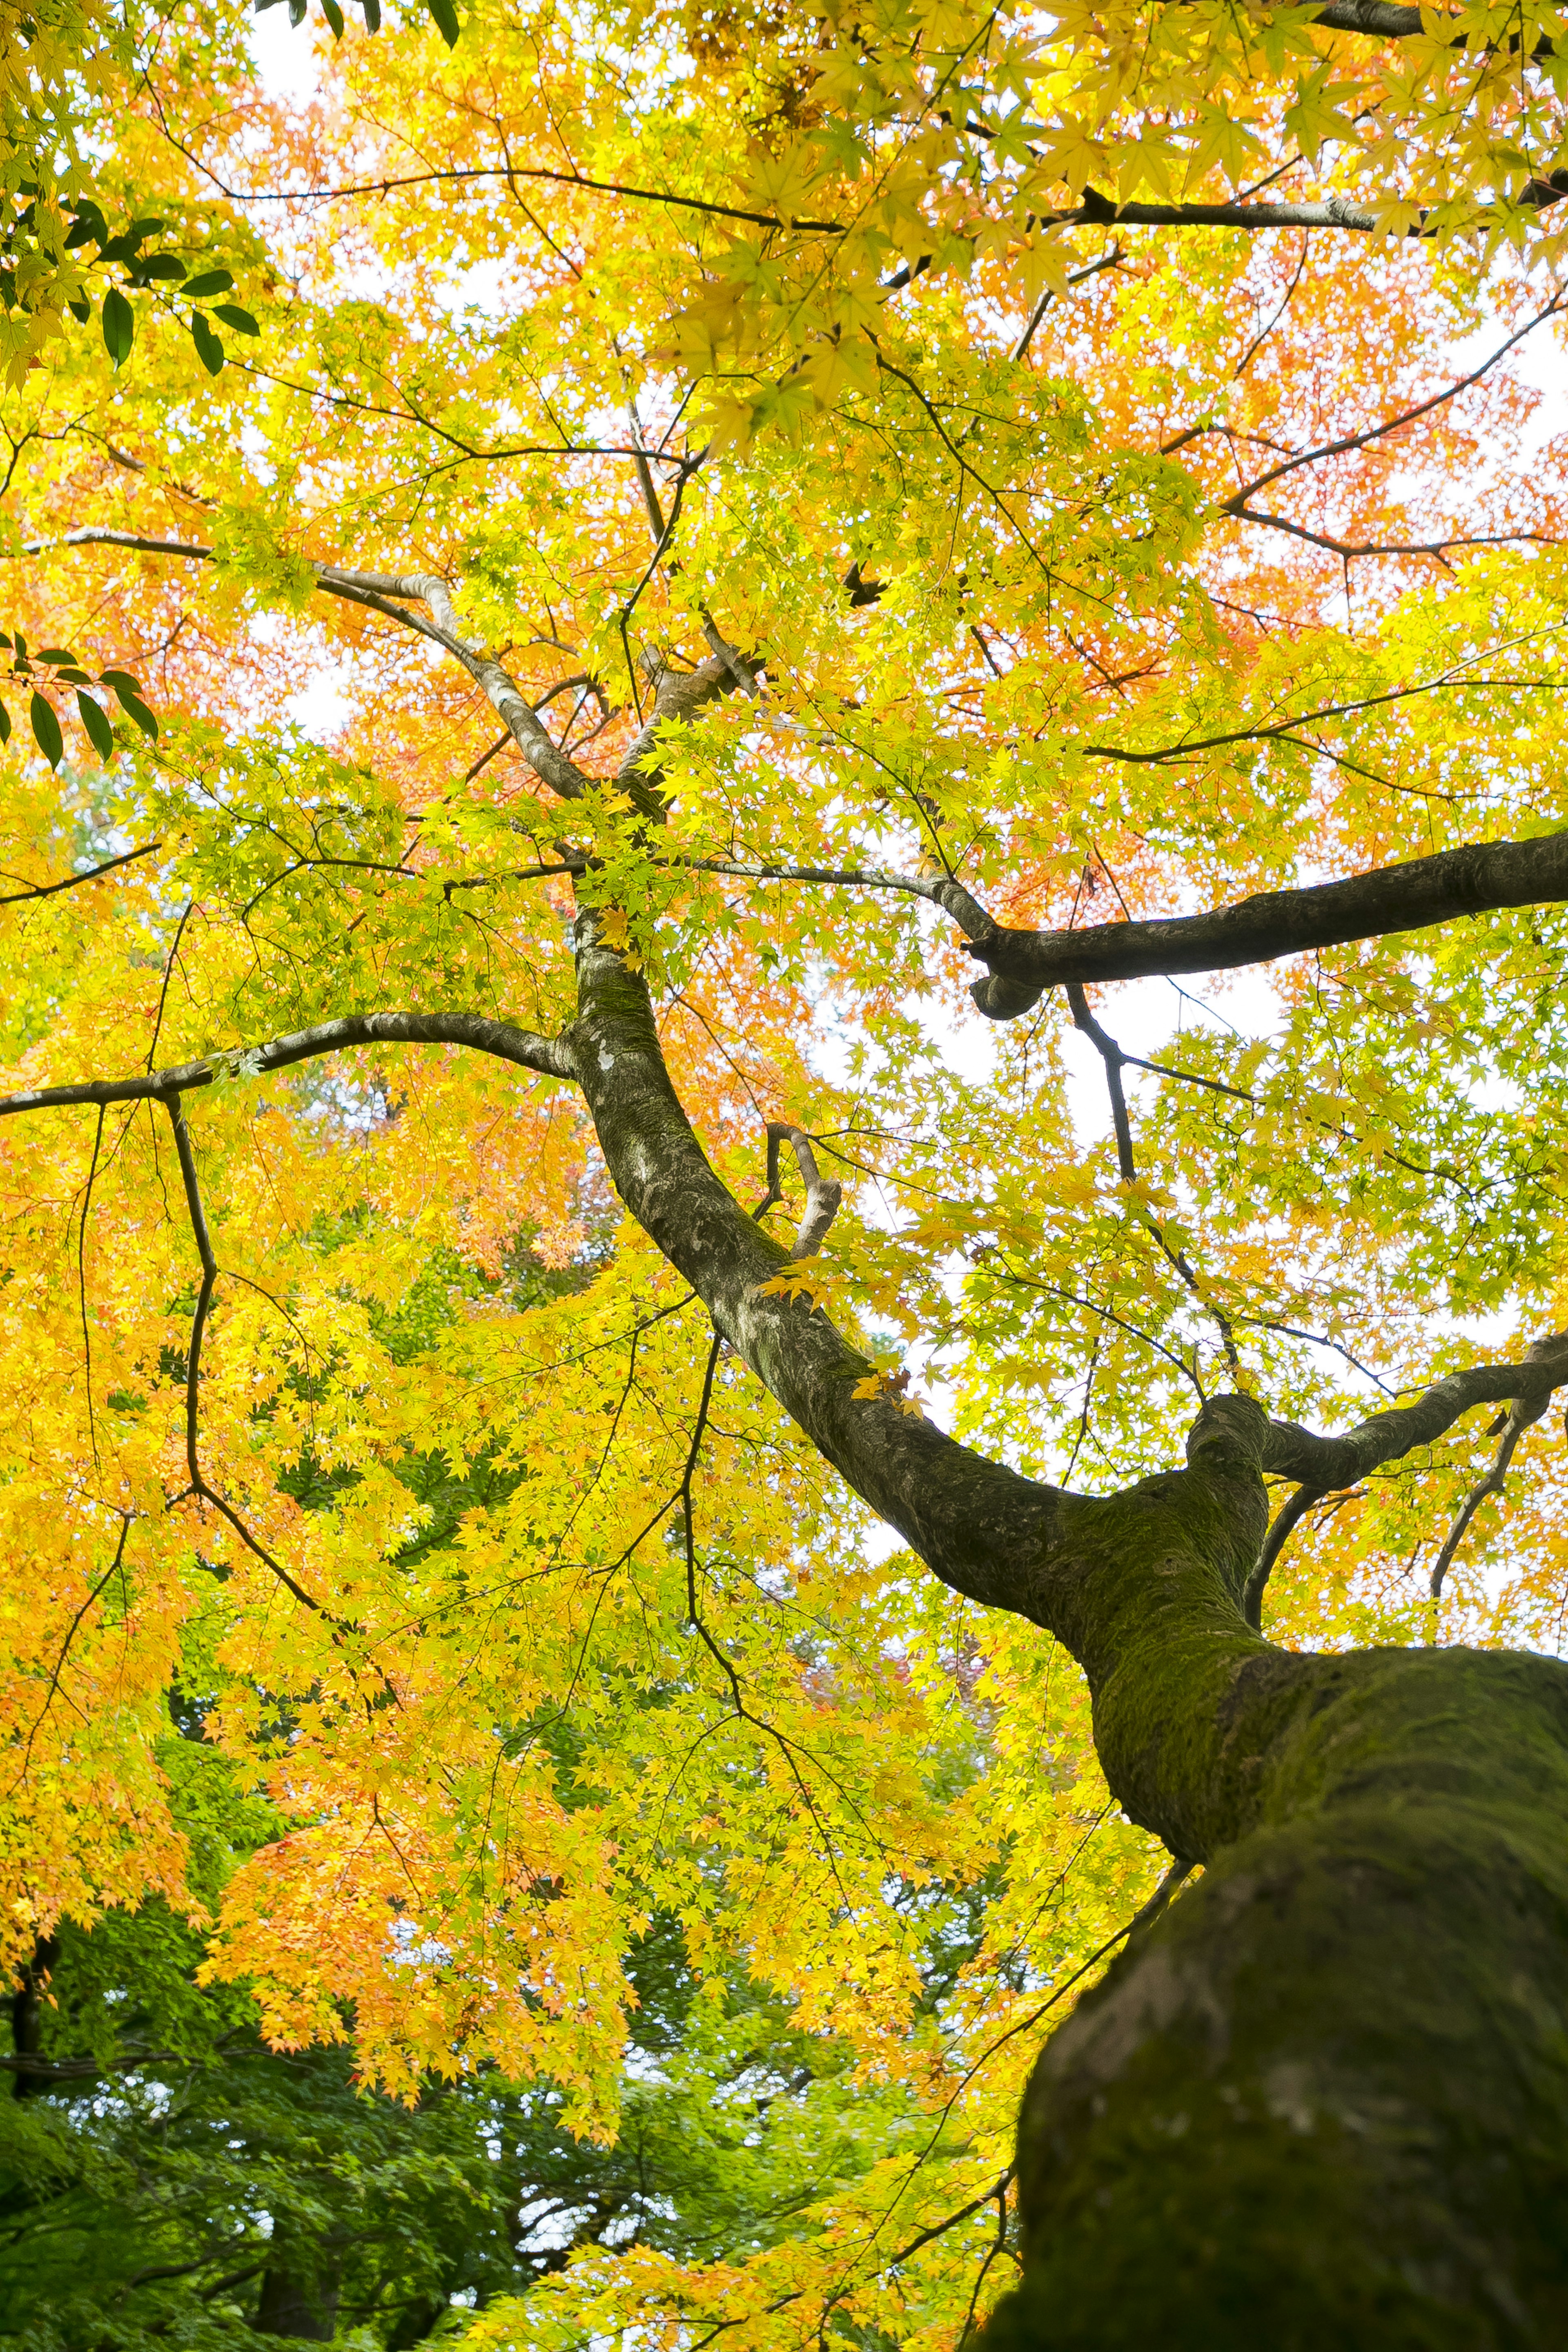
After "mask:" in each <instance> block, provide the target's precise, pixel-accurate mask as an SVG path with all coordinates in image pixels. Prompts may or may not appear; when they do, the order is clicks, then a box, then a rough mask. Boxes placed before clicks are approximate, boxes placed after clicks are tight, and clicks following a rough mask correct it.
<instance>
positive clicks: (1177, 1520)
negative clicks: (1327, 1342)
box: [984, 1400, 1568, 2352]
mask: <svg viewBox="0 0 1568 2352" xmlns="http://www.w3.org/2000/svg"><path fill="white" fill-rule="evenodd" d="M1227 1412H1228V1415H1229V1417H1230V1418H1231V1420H1232V1421H1233V1422H1234V1423H1236V1425H1237V1426H1242V1425H1244V1423H1245V1420H1246V1410H1245V1406H1244V1401H1240V1400H1232V1401H1228V1407H1227ZM1259 1420H1261V1416H1259ZM1189 1481H1190V1483H1189ZM1228 1482H1238V1483H1237V1491H1238V1492H1239V1489H1240V1488H1241V1487H1244V1486H1245V1484H1246V1478H1245V1475H1244V1467H1243V1465H1239V1463H1238V1462H1237V1461H1236V1460H1235V1459H1234V1457H1232V1458H1231V1459H1230V1460H1228V1461H1227V1462H1226V1463H1224V1464H1222V1465H1220V1466H1219V1468H1218V1474H1217V1472H1216V1468H1215V1466H1214V1465H1212V1464H1209V1465H1205V1464H1204V1462H1203V1459H1202V1454H1201V1449H1200V1451H1199V1454H1198V1457H1197V1463H1196V1465H1195V1471H1194V1472H1193V1473H1191V1474H1177V1475H1176V1476H1174V1477H1172V1478H1171V1479H1168V1480H1166V1481H1151V1482H1148V1483H1149V1488H1150V1489H1155V1490H1158V1491H1157V1492H1155V1493H1153V1494H1152V1495H1150V1496H1149V1499H1148V1501H1147V1502H1140V1501H1135V1500H1134V1497H1131V1496H1123V1497H1118V1498H1115V1501H1114V1503H1113V1504H1111V1505H1108V1506H1107V1507H1106V1510H1107V1513H1108V1514H1109V1513H1113V1512H1120V1513H1121V1515H1122V1516H1121V1518H1120V1521H1119V1523H1116V1522H1113V1520H1112V1519H1111V1518H1109V1517H1108V1518H1107V1520H1106V1522H1105V1525H1104V1529H1103V1534H1101V1535H1100V1536H1099V1537H1098V1539H1097V1545H1096V1549H1097V1550H1102V1552H1103V1554H1109V1553H1110V1552H1111V1551H1112V1550H1113V1549H1115V1550H1119V1551H1121V1559H1120V1567H1119V1570H1118V1571H1117V1573H1116V1575H1114V1576H1112V1575H1111V1574H1110V1573H1109V1560H1108V1559H1106V1562H1105V1565H1106V1570H1107V1581H1109V1582H1113V1583H1116V1584H1117V1586H1118V1589H1120V1587H1121V1585H1123V1584H1125V1585H1126V1586H1127V1588H1128V1592H1127V1604H1126V1605H1127V1606H1128V1607H1132V1606H1133V1605H1134V1595H1135V1589H1136V1586H1137V1584H1138V1582H1139V1580H1140V1579H1139V1574H1138V1571H1139V1569H1140V1566H1141V1570H1142V1581H1143V1583H1144V1587H1145V1593H1146V1594H1147V1595H1148V1598H1147V1602H1146V1605H1147V1608H1148V1611H1149V1613H1150V1615H1151V1618H1152V1619H1153V1620H1154V1621H1155V1622H1157V1621H1159V1620H1160V1619H1161V1618H1162V1617H1164V1618H1166V1619H1167V1620H1169V1621H1170V1622H1167V1626H1166V1633H1167V1636H1168V1638H1167V1639H1166V1642H1165V1643H1163V1644H1156V1643H1150V1642H1149V1641H1148V1640H1147V1639H1145V1638H1144V1637H1143V1636H1141V1635H1140V1634H1138V1633H1136V1632H1135V1631H1133V1632H1131V1633H1129V1634H1128V1635H1127V1637H1126V1638H1124V1639H1123V1640H1121V1641H1120V1642H1118V1641H1116V1640H1115V1639H1114V1638H1113V1636H1112V1634H1111V1633H1110V1629H1109V1628H1108V1627H1104V1626H1103V1627H1102V1628H1101V1631H1100V1633H1099V1634H1098V1635H1097V1637H1096V1639H1095V1641H1094V1642H1093V1643H1091V1645H1090V1647H1091V1656H1090V1658H1089V1661H1088V1663H1089V1664H1090V1671H1091V1678H1092V1681H1093V1682H1094V1684H1095V1704H1096V1725H1097V1732H1098V1736H1099V1738H1100V1740H1101V1747H1102V1754H1103V1757H1104V1759H1105V1762H1106V1765H1107V1769H1108V1771H1109V1773H1110V1776H1111V1780H1112V1785H1113V1788H1115V1789H1116V1791H1117V1793H1118V1795H1119V1796H1121V1797H1122V1798H1123V1800H1124V1802H1127V1803H1128V1805H1129V1808H1130V1809H1131V1810H1134V1811H1136V1812H1137V1813H1138V1815H1139V1817H1140V1818H1142V1819H1145V1820H1148V1821H1150V1822H1152V1824H1153V1825H1154V1826H1155V1827H1158V1828H1160V1829H1161V1831H1162V1833H1164V1834H1166V1836H1167V1838H1168V1839H1170V1840H1171V1842H1172V1843H1174V1844H1175V1845H1176V1850H1177V1851H1182V1852H1192V1853H1197V1854H1199V1855H1201V1856H1202V1857H1203V1858H1204V1859H1205V1860H1206V1861H1207V1870H1206V1874H1205V1875H1204V1877H1203V1878H1202V1879H1201V1881H1200V1882H1199V1883H1198V1884H1197V1885H1196V1886H1195V1887H1194V1888H1193V1890H1192V1891H1191V1892H1190V1893H1189V1894H1187V1895H1184V1896H1182V1897H1181V1898H1180V1899H1179V1900H1178V1901H1177V1902H1176V1904H1175V1905H1174V1906H1173V1907H1172V1908H1171V1910H1170V1911H1169V1912H1168V1913H1167V1914H1166V1916H1165V1917H1164V1918H1163V1919H1162V1920H1161V1921H1160V1922H1159V1923H1158V1924H1157V1925H1156V1926H1155V1927H1153V1928H1151V1929H1150V1930H1149V1931H1148V1932H1147V1933H1146V1934H1145V1936H1144V1937H1141V1938H1140V1940H1139V1942H1138V1944H1137V1946H1136V1948H1131V1949H1129V1950H1128V1951H1127V1952H1126V1953H1125V1954H1124V1956H1123V1958H1121V1959H1120V1960H1119V1961H1118V1962H1117V1964H1116V1965H1115V1966H1114V1967H1113V1969H1112V1970H1111V1971H1110V1973H1109V1975H1108V1976H1107V1978H1106V1979H1105V1981H1104V1982H1103V1984H1102V1985H1101V1986H1100V1987H1098V1988H1097V1989H1096V1990H1094V1991H1093V1992H1092V1993H1091V1994H1090V1995H1089V1996H1088V1997H1087V1998H1086V1999H1085V2000H1083V2002H1082V2004H1081V2005H1080V2007H1079V2008H1078V2010H1077V2011H1076V2012H1075V2013H1074V2015H1073V2016H1072V2017H1071V2020H1069V2021H1068V2022H1067V2023H1066V2024H1065V2025H1064V2026H1063V2027H1062V2028H1061V2031H1060V2032H1057V2033H1056V2034H1055V2035H1054V2036H1053V2037H1052V2039H1051V2042H1049V2043H1048V2044H1047V2046H1046V2048H1045V2050H1044V2051H1043V2052H1042V2053H1041V2055H1040V2060H1039V2062H1038V2063H1037V2065H1036V2067H1035V2070H1034V2074H1033V2076H1032V2078H1031V2080H1030V2086H1029V2090H1028V2093H1027V2095H1026V2096H1025V2100H1024V2105H1023V2112H1022V2116H1021V2117H1020V2122H1019V2207H1020V2212H1021V2216H1022V2223H1023V2231H1024V2242H1025V2272H1024V2278H1023V2283H1022V2284H1021V2286H1020V2288H1019V2290H1018V2292H1017V2293H1016V2294H1013V2295H1012V2296H1010V2297H1009V2299H1008V2301H1007V2302H1006V2303H1005V2304H1004V2305H1003V2306H1002V2307H1001V2309H1000V2310H999V2311H998V2314H997V2315H995V2317H994V2318H993V2320H992V2322H991V2324H990V2326H989V2327H988V2329H987V2331H986V2333H985V2337H984V2342H985V2347H986V2352H1026V2347H1027V2352H1080V2347H1082V2352H1089V2347H1093V2352H1110V2347H1119V2346H1128V2347H1131V2346H1134V2345H1136V2346H1138V2347H1151V2352H1152V2347H1159V2352H1185V2347H1193V2352H1198V2347H1202V2352H1227V2347H1236V2352H1241V2347H1247V2352H1260V2347H1267V2352H1297V2347H1300V2352H1307V2347H1312V2352H1330V2347H1333V2352H1363V2348H1364V2352H1416V2347H1422V2352H1427V2347H1431V2352H1438V2347H1441V2352H1449V2347H1451V2348H1452V2352H1461V2347H1463V2352H1482V2347H1488V2352H1490V2347H1498V2352H1501V2347H1510V2352H1513V2347H1541V2352H1546V2347H1552V2352H1556V2347H1560V2346H1562V2345H1563V2343H1565V2342H1568V1668H1564V1667H1563V1666H1561V1665H1559V1664H1556V1663H1555V1662H1553V1661H1551V1660H1548V1659H1543V1658H1535V1657H1526V1656H1519V1655H1510V1654H1482V1653H1479V1652H1474V1651H1467V1650H1448V1651H1434V1650H1378V1651H1370V1652H1362V1653H1359V1654H1353V1655H1350V1656H1343V1657H1298V1656H1292V1655H1290V1654H1285V1653H1282V1652H1280V1651H1278V1650H1274V1649H1272V1648H1270V1645H1269V1644H1267V1643H1261V1642H1260V1641H1258V1640H1257V1639H1256V1638H1255V1637H1253V1636H1251V1635H1250V1634H1249V1633H1248V1631H1247V1629H1246V1627H1245V1625H1243V1624H1242V1623H1241V1622H1240V1617H1239V1610H1235V1611H1234V1622H1233V1623H1232V1625H1231V1627H1230V1628H1229V1631H1228V1633H1227V1628H1226V1624H1225V1613H1226V1610H1227V1608H1228V1607H1233V1604H1232V1603H1230V1602H1229V1601H1227V1600H1226V1599H1225V1598H1223V1597H1221V1588H1227V1589H1229V1590H1234V1587H1235V1581H1236V1580H1235V1571H1234V1561H1235V1559H1236V1557H1237V1556H1238V1553H1241V1554H1243V1555H1244V1554H1245V1551H1246V1549H1247V1544H1248V1542H1249V1541H1250V1540H1251V1538H1250V1537H1249V1536H1247V1537H1244V1538H1243V1539H1242V1540H1241V1541H1240V1543H1239V1544H1238V1543H1236V1542H1233V1541H1231V1540H1228V1538H1226V1536H1225V1534H1224V1531H1223V1525H1222V1522H1223V1520H1224V1517H1225V1513H1224V1511H1223V1510H1222V1509H1217V1504H1218V1501H1219V1498H1220V1496H1221V1494H1222V1491H1223V1486H1224V1485H1225V1484H1226V1483H1228ZM1141 1491H1144V1492H1147V1490H1141ZM1129 1509H1131V1510H1132V1512H1133V1514H1134V1516H1133V1517H1128V1516H1127V1514H1128V1511H1129ZM1238 1509H1239V1520H1240V1521H1241V1522H1243V1523H1245V1524H1246V1525H1248V1526H1255V1524H1256V1517H1257V1514H1256V1508H1255V1506H1253V1505H1249V1504H1246V1503H1240V1504H1239V1507H1238ZM1140 1513H1141V1515H1142V1516H1141V1519H1140V1518H1139V1517H1138V1516H1137V1515H1138V1514H1140ZM1184 1523H1185V1526H1186V1530H1187V1534H1186V1541H1185V1544H1184V1541H1183V1538H1182V1535H1181V1528H1182V1526H1183V1524H1184ZM1140 1525H1141V1526H1142V1528H1143V1530H1144V1532H1145V1534H1146V1535H1149V1536H1152V1537H1154V1538H1155V1540H1154V1541H1153V1542H1151V1543H1150V1544H1149V1545H1148V1546H1147V1548H1146V1549H1145V1551H1144V1557H1143V1560H1142V1562H1141V1563H1139V1562H1137V1561H1136V1560H1135V1559H1133V1558H1132V1557H1130V1556H1129V1554H1128V1552H1127V1551H1125V1550H1122V1549H1121V1547H1122V1543H1123V1541H1124V1539H1125V1538H1129V1537H1131V1536H1133V1535H1134V1533H1135V1531H1136V1529H1137V1528H1138V1527H1139V1526H1140ZM1092 1581H1093V1579H1092ZM1151 1583H1152V1584H1153V1586H1154V1588H1155V1590H1154V1591H1153V1593H1152V1594H1150V1593H1149V1592H1148V1588H1149V1586H1150V1584H1151ZM1087 1601H1088V1596H1087V1594H1086V1595H1085V1605H1087ZM1117 1613H1118V1612H1116V1611H1114V1610H1113V1612H1112V1615H1113V1616H1114V1615H1116V1614H1117Z"/></svg>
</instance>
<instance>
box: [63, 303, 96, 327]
mask: <svg viewBox="0 0 1568 2352" xmlns="http://www.w3.org/2000/svg"><path fill="white" fill-rule="evenodd" d="M66 309H67V310H68V311H69V312H70V314H71V316H72V318H73V319H79V320H81V322H82V325H83V326H84V327H85V326H86V324H87V322H88V320H89V319H90V318H91V316H92V304H91V303H90V302H75V301H72V302H68V303H67V304H66Z"/></svg>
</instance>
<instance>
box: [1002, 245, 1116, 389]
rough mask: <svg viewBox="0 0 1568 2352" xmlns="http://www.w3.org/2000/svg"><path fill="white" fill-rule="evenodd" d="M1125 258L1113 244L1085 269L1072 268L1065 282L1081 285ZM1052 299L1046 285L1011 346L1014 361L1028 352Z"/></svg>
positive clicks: (1114, 267) (1114, 266)
mask: <svg viewBox="0 0 1568 2352" xmlns="http://www.w3.org/2000/svg"><path fill="white" fill-rule="evenodd" d="M1125 258H1126V256H1125V255H1124V253H1123V251H1122V248H1121V247H1120V246H1119V245H1114V246H1113V247H1112V248H1111V250H1110V252H1109V253H1103V254H1102V255H1101V257H1100V258H1099V260H1098V261H1092V262H1091V263H1090V264H1089V267H1088V268H1086V269H1075V270H1073V272H1072V273H1071V277H1070V278H1068V280H1067V283H1068V284H1069V286H1082V283H1083V281H1084V279H1085V278H1096V277H1098V276H1099V274H1100V272H1101V270H1103V269H1116V268H1120V266H1121V264H1122V262H1123V261H1124V260H1125ZM1053 299H1054V296H1053V294H1052V291H1051V288H1050V287H1049V286H1048V287H1047V288H1046V289H1045V291H1044V293H1043V294H1042V295H1041V296H1040V299H1039V301H1038V302H1037V303H1036V304H1035V306H1034V309H1033V310H1031V312H1030V320H1029V324H1028V326H1027V327H1025V329H1024V331H1023V332H1022V334H1021V335H1020V336H1019V339H1018V341H1017V343H1016V344H1015V345H1014V346H1013V350H1012V352H1011V357H1012V358H1013V359H1014V360H1015V361H1016V360H1021V359H1022V358H1023V357H1024V355H1025V353H1026V352H1028V350H1029V347H1030V343H1032V342H1033V341H1034V337H1035V330H1036V328H1037V327H1038V326H1039V325H1040V320H1042V319H1043V318H1044V316H1045V314H1046V312H1047V311H1048V310H1050V308H1051V302H1052V300H1053Z"/></svg>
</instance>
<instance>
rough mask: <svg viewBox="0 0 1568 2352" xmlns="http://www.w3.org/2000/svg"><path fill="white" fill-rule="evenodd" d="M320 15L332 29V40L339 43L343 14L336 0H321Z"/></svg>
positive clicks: (341, 33)
mask: <svg viewBox="0 0 1568 2352" xmlns="http://www.w3.org/2000/svg"><path fill="white" fill-rule="evenodd" d="M321 14H322V15H323V16H325V17H326V19H327V22H328V23H329V25H330V26H331V27H332V38H333V39H334V40H335V41H340V40H341V39H342V37H343V12H342V10H341V9H340V7H339V5H338V0H321Z"/></svg>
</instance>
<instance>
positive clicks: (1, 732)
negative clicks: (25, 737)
mask: <svg viewBox="0 0 1568 2352" xmlns="http://www.w3.org/2000/svg"><path fill="white" fill-rule="evenodd" d="M10 740H11V714H10V712H9V711H8V710H7V709H6V708H5V704H4V703H3V702H0V743H8V742H9V741H10Z"/></svg>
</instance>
